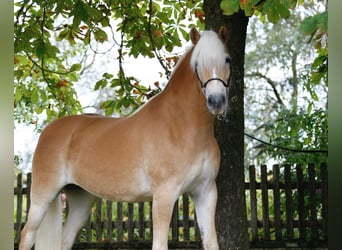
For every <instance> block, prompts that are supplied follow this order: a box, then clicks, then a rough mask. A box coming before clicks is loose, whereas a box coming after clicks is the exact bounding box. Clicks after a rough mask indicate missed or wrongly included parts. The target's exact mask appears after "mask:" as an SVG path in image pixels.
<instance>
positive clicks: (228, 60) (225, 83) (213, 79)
mask: <svg viewBox="0 0 342 250" xmlns="http://www.w3.org/2000/svg"><path fill="white" fill-rule="evenodd" d="M226 63H229V67H230V73H229V77H228V80H227V82H225V81H224V80H222V79H221V78H218V77H213V78H209V79H208V80H207V81H206V82H203V81H202V80H201V78H200V77H199V75H198V72H197V63H196V65H195V73H196V76H197V79H198V81H199V82H200V84H201V88H202V89H203V90H204V89H205V88H206V87H207V85H208V83H209V82H211V81H215V80H217V81H219V82H221V83H222V84H223V86H225V87H226V88H228V87H229V82H230V76H231V75H232V66H231V63H230V58H226Z"/></svg>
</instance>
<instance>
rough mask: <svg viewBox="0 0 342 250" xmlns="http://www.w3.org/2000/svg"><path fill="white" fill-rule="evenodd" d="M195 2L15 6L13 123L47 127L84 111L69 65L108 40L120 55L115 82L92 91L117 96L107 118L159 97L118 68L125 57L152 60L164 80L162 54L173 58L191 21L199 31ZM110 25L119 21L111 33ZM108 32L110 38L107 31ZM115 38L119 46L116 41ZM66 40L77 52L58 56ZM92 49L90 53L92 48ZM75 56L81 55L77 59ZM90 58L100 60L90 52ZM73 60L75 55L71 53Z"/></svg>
mask: <svg viewBox="0 0 342 250" xmlns="http://www.w3.org/2000/svg"><path fill="white" fill-rule="evenodd" d="M200 5H201V3H200V2H199V1H186V2H184V3H183V2H181V1H163V3H162V4H161V3H160V2H159V1H152V0H151V1H140V0H132V1H125V0H121V1H112V0H106V1H100V0H95V1H85V0H68V1H52V0H21V1H17V2H16V3H15V6H16V8H15V23H14V48H15V56H14V95H15V103H14V110H15V119H16V121H18V122H29V123H37V119H38V118H37V115H39V114H41V113H43V112H45V114H46V117H47V121H50V120H52V119H55V118H57V117H62V116H65V115H70V114H75V113H80V112H82V107H81V105H80V102H79V101H78V97H77V93H76V91H75V89H74V83H76V82H77V81H78V80H79V77H80V74H81V72H82V70H83V69H84V68H85V65H84V64H82V61H80V62H73V63H70V62H71V61H73V58H74V57H79V58H81V57H82V51H84V50H85V48H86V47H90V48H91V49H93V48H94V47H96V46H94V44H96V43H104V42H106V41H108V40H109V38H110V35H109V34H111V35H112V38H113V41H114V44H113V46H112V48H113V47H115V46H116V47H117V48H118V51H119V58H118V60H119V63H120V69H119V71H118V74H117V76H114V75H112V76H110V75H109V74H105V75H103V78H102V79H99V80H98V82H97V84H96V86H95V90H97V89H100V88H103V87H104V86H106V85H107V84H109V82H110V85H111V87H113V88H115V90H116V93H117V95H116V96H115V97H114V98H113V99H112V100H109V101H107V102H105V103H103V104H102V107H103V108H104V109H105V110H106V114H107V115H111V114H112V113H113V112H116V113H121V111H122V109H125V108H127V107H128V106H130V107H131V108H132V110H134V109H136V108H137V107H138V106H140V105H141V104H142V103H143V102H144V101H146V99H147V98H148V97H150V96H152V95H154V94H155V93H156V91H157V92H158V90H159V87H158V86H154V87H156V89H148V88H145V87H143V86H141V85H140V83H139V82H138V81H137V80H136V79H135V78H134V77H130V76H126V75H125V73H124V68H123V67H122V64H123V61H124V58H125V57H126V56H134V57H138V56H139V55H142V56H148V57H157V58H158V59H159V61H160V63H161V65H162V66H163V67H164V70H165V71H166V74H168V73H169V71H170V68H169V64H168V63H167V60H168V59H167V58H162V56H161V55H160V50H166V51H169V52H170V51H172V50H173V48H174V47H175V46H181V42H180V40H181V38H185V39H188V32H187V30H188V27H187V24H186V23H188V22H192V23H195V22H196V19H197V18H198V21H197V25H198V26H200V27H203V19H201V18H202V12H201V11H200ZM112 20H114V21H115V22H117V30H115V31H114V30H113V27H112V22H113V21H112ZM108 30H109V31H108ZM117 34H119V35H120V38H121V40H120V41H116V39H115V35H117ZM63 41H67V42H68V43H69V45H70V47H71V48H72V51H73V52H74V53H71V54H70V51H62V50H61V49H60V47H61V44H63ZM93 50H94V49H93ZM77 52H78V53H77ZM94 52H95V53H97V52H96V51H95V50H94ZM75 53H76V54H78V55H77V56H76V54H75Z"/></svg>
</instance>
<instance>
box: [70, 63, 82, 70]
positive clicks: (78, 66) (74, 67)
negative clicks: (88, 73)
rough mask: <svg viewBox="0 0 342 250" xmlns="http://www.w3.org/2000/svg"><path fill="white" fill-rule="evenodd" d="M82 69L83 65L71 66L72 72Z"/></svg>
mask: <svg viewBox="0 0 342 250" xmlns="http://www.w3.org/2000/svg"><path fill="white" fill-rule="evenodd" d="M81 68H82V64H80V63H75V64H73V65H72V66H71V68H70V71H79V70H81Z"/></svg>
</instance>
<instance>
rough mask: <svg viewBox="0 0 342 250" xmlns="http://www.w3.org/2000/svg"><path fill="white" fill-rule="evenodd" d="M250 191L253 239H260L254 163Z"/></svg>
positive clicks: (251, 169)
mask: <svg viewBox="0 0 342 250" xmlns="http://www.w3.org/2000/svg"><path fill="white" fill-rule="evenodd" d="M249 192H250V205H251V228H252V239H253V241H256V240H257V239H258V213H257V196H256V180H255V167H254V165H252V166H250V168H249Z"/></svg>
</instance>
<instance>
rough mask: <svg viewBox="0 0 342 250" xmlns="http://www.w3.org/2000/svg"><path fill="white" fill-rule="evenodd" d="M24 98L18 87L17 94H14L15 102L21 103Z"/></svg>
mask: <svg viewBox="0 0 342 250" xmlns="http://www.w3.org/2000/svg"><path fill="white" fill-rule="evenodd" d="M22 96H23V95H22V93H21V90H20V89H19V88H18V87H16V88H15V93H14V101H16V102H18V101H20V100H21V97H22Z"/></svg>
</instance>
